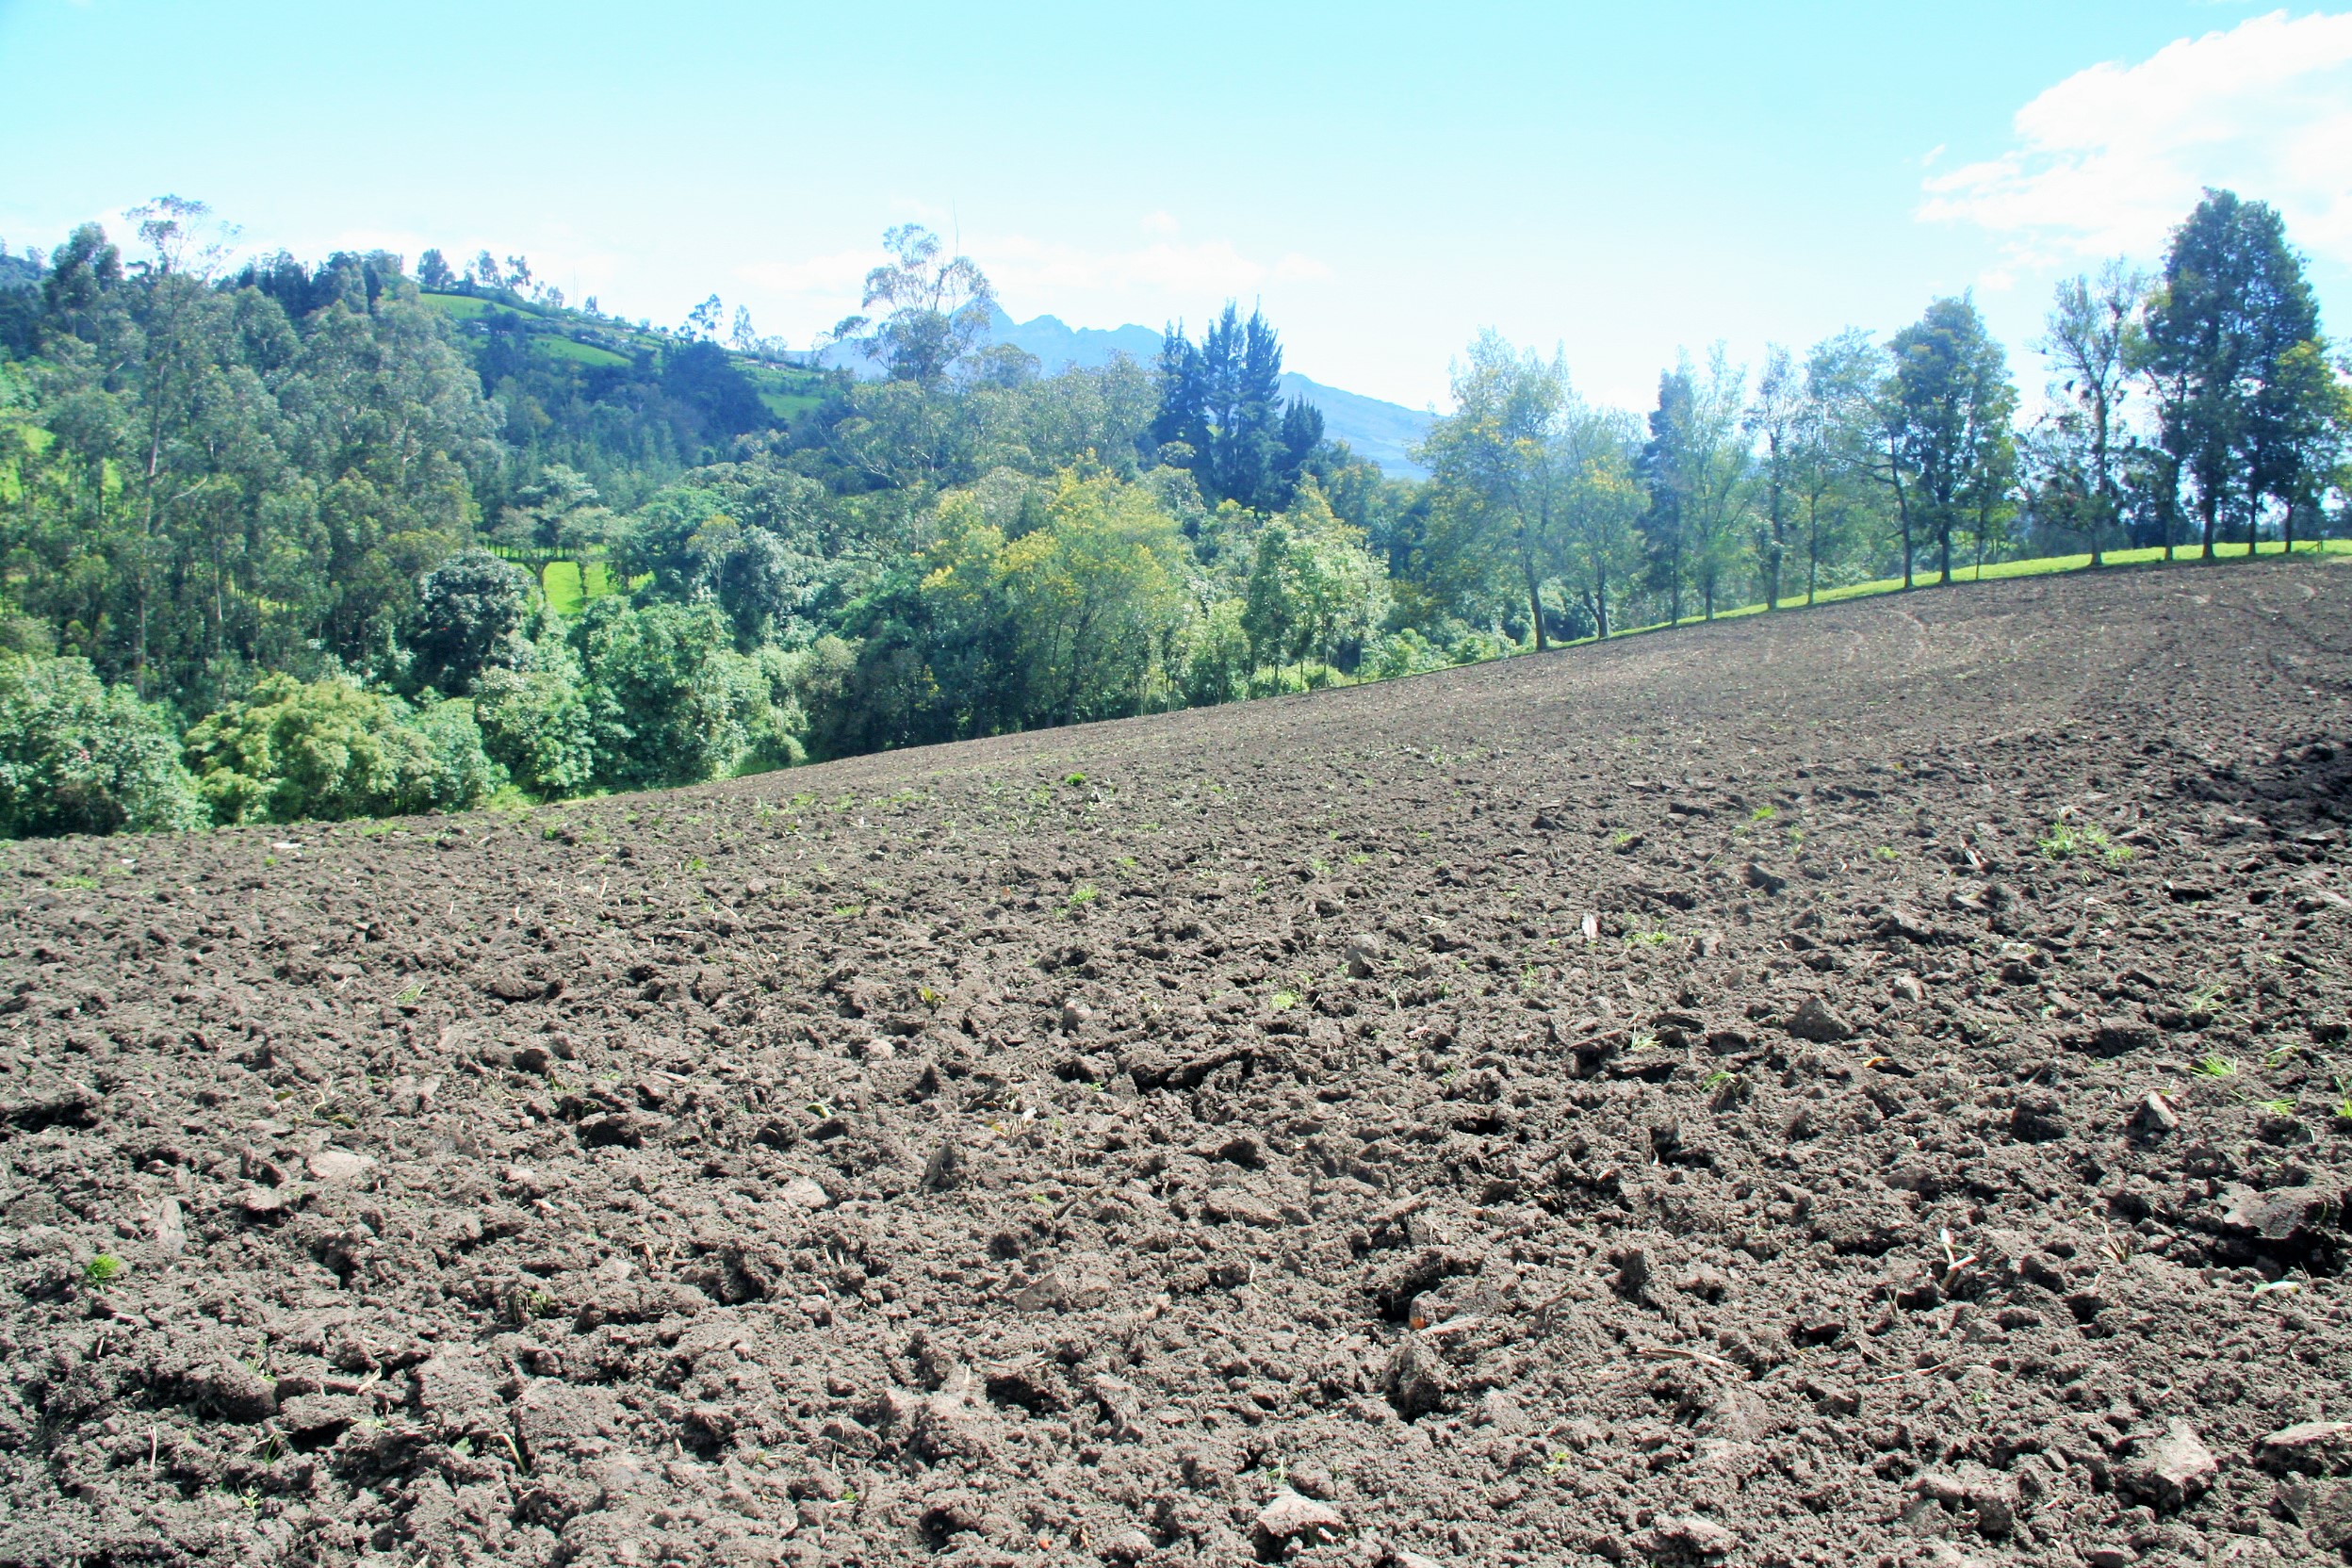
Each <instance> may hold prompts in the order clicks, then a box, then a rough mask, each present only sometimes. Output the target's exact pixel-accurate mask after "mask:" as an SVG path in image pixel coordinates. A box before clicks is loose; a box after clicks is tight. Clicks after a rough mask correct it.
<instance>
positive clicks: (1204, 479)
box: [1152, 302, 1323, 513]
mask: <svg viewBox="0 0 2352 1568" xmlns="http://www.w3.org/2000/svg"><path fill="white" fill-rule="evenodd" d="M1152 443H1153V445H1154V446H1156V447H1157V448H1159V449H1161V452H1162V458H1161V460H1162V461H1163V462H1168V463H1172V464H1174V465H1175V466H1179V467H1183V468H1187V469H1189V470H1191V472H1192V476H1193V479H1194V482H1196V483H1198V484H1199V485H1200V487H1201V496H1202V498H1205V499H1207V500H1208V501H1210V502H1212V503H1215V502H1217V501H1225V500H1232V501H1238V502H1239V503H1240V504H1242V505H1243V506H1247V507H1250V508H1253V509H1254V510H1256V511H1259V512H1269V513H1270V512H1279V511H1281V510H1282V508H1283V507H1285V506H1287V505H1289V504H1290V498H1291V493H1292V492H1293V491H1295V490H1296V489H1297V488H1298V487H1299V477H1300V476H1301V475H1302V474H1304V473H1305V472H1306V471H1307V467H1308V464H1309V462H1310V460H1311V459H1313V457H1314V456H1315V452H1316V449H1318V448H1320V447H1321V446H1322V444H1323V416H1322V413H1321V411H1319V410H1317V409H1316V408H1315V407H1314V405H1312V404H1310V403H1306V402H1303V401H1285V400H1284V399H1283V397H1282V340H1281V338H1280V337H1279V336H1278V335H1277V334H1276V333H1275V331H1274V328H1273V327H1272V326H1271V325H1270V324H1269V323H1268V322H1267V321H1266V318H1265V316H1264V315H1263V314H1261V313H1260V312H1257V311H1251V312H1250V319H1248V320H1246V321H1245V320H1243V319H1241V312H1240V309H1239V307H1238V306H1236V305H1234V304H1233V303H1232V302H1227V304H1226V306H1225V312H1224V314H1223V315H1222V316H1220V317H1218V318H1217V320H1216V321H1215V322H1213V323H1211V325H1210V327H1209V330H1208V331H1207V332H1206V333H1204V334H1202V335H1201V342H1200V344H1199V346H1198V347H1196V346H1195V345H1194V344H1193V343H1192V341H1191V340H1190V339H1189V338H1188V337H1186V336H1185V335H1184V327H1183V325H1182V324H1181V323H1180V324H1177V325H1174V326H1171V327H1169V328H1168V338H1167V341H1166V343H1165V344H1164V345H1163V346H1162V348H1161V350H1160V412H1159V416H1158V417H1157V418H1155V419H1154V420H1153V421H1152ZM1180 446H1181V448H1182V450H1176V449H1175V448H1178V447H1180Z"/></svg>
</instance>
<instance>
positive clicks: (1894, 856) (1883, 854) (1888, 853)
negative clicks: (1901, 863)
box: [1870, 844, 1903, 860]
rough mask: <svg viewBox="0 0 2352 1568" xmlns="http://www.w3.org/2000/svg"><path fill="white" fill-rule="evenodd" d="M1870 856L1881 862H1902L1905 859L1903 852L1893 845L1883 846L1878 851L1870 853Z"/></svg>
mask: <svg viewBox="0 0 2352 1568" xmlns="http://www.w3.org/2000/svg"><path fill="white" fill-rule="evenodd" d="M1870 855H1871V857H1872V858H1876V859H1880V860H1900V859H1902V858H1903V852H1902V851H1901V850H1899V849H1897V848H1896V847H1895V846H1894V845H1892V844H1881V845H1879V846H1878V847H1877V848H1876V849H1874V850H1872V851H1870Z"/></svg>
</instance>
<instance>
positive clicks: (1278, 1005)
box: [1266, 991, 1299, 1013]
mask: <svg viewBox="0 0 2352 1568" xmlns="http://www.w3.org/2000/svg"><path fill="white" fill-rule="evenodd" d="M1266 1005H1267V1006H1269V1007H1271V1008H1273V1009H1274V1010H1275V1011H1276V1012H1278V1013H1279V1012H1282V1011H1283V1010H1285V1009H1286V1008H1291V1007H1296V1006H1297V1005H1299V993H1298V992H1297V991H1276V992H1275V993H1274V994H1273V996H1272V997H1271V998H1269V999H1268V1000H1267V1002H1266Z"/></svg>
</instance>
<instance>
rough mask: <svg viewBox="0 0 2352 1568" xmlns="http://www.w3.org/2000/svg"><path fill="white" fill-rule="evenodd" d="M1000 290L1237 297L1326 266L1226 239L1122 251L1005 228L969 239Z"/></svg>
mask: <svg viewBox="0 0 2352 1568" xmlns="http://www.w3.org/2000/svg"><path fill="white" fill-rule="evenodd" d="M969 249H970V250H971V252H972V258H973V259H974V260H976V261H978V262H979V263H980V266H981V268H982V269H983V270H985V271H986V272H987V273H988V277H989V279H990V280H991V281H993V282H994V283H995V284H996V286H997V287H998V288H999V289H1000V290H1008V291H1015V292H1019V293H1021V294H1024V295H1031V294H1046V295H1049V296H1054V295H1061V294H1069V293H1082V294H1096V295H1132V296H1141V297H1143V298H1146V299H1149V300H1152V301H1155V302H1156V301H1171V300H1172V301H1182V300H1186V299H1200V298H1205V297H1210V296H1216V297H1219V298H1222V297H1224V296H1228V295H1232V296H1235V297H1238V296H1240V295H1243V294H1247V293H1249V292H1250V290H1252V289H1255V288H1257V287H1260V286H1263V285H1264V284H1266V282H1268V281H1270V280H1280V281H1282V282H1292V281H1299V280H1310V279H1315V278H1326V277H1329V276H1331V269H1330V268H1328V267H1326V266H1324V265H1323V264H1322V263H1321V262H1319V261H1316V260H1315V259H1314V258H1313V257H1311V256H1304V255H1299V254H1297V253H1292V254H1289V255H1285V256H1283V257H1282V258H1281V259H1280V260H1278V261H1275V262H1272V263H1267V262H1263V261H1259V260H1256V259H1255V258H1253V257H1250V256H1247V255H1244V254H1243V253H1241V251H1240V250H1239V249H1238V248H1237V247H1235V246H1234V245H1233V242H1232V241H1230V240H1223V239H1212V240H1201V241H1198V242H1196V243H1191V244H1184V243H1180V242H1178V241H1176V240H1174V239H1159V240H1155V241H1153V242H1152V243H1150V244H1147V245H1141V246H1137V247H1135V248H1133V249H1129V250H1097V249H1093V248H1090V247H1086V246H1080V245H1069V244H1063V243H1059V242H1057V241H1052V240H1040V239H1032V238H1030V237H1026V236H1023V235H1005V236H1002V237H997V238H994V239H991V240H988V241H985V242H975V243H974V244H973V245H972V246H970V247H969Z"/></svg>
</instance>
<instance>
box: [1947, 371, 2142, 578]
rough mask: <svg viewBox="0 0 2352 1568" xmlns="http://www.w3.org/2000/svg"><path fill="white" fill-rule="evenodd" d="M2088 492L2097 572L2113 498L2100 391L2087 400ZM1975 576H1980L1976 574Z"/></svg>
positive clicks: (2104, 399) (2102, 560) (2104, 397)
mask: <svg viewBox="0 0 2352 1568" xmlns="http://www.w3.org/2000/svg"><path fill="white" fill-rule="evenodd" d="M2091 418H2092V421H2093V423H2092V426H2091V489H2092V495H2093V497H2094V504H2093V506H2092V507H2091V565H2092V567H2093V569H2097V568H2098V567H2100V566H2104V565H2105V564H2107V561H2106V557H2105V556H2104V555H2103V554H2101V553H2100V550H2099V534H2100V532H2101V531H2103V530H2104V529H2105V528H2106V526H2107V513H2108V510H2109V508H2110V507H2111V506H2112V505H2113V504H2114V499H2113V498H2112V497H2110V496H2109V495H2108V493H2107V492H2108V482H2107V419H2108V414H2107V395H2106V393H2105V392H2104V391H2101V392H2100V393H2099V394H2098V395H2097V396H2096V397H2094V398H2093V399H2092V400H2091ZM1978 575H1979V576H1982V575H1983V574H1982V573H1981V572H1980V573H1979V574H1978Z"/></svg>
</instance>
